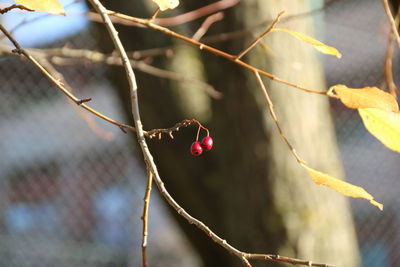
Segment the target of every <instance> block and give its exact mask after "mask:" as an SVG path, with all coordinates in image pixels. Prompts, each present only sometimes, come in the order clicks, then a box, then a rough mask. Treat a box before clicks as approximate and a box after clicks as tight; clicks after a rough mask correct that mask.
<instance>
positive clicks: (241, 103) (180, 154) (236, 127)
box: [107, 0, 359, 267]
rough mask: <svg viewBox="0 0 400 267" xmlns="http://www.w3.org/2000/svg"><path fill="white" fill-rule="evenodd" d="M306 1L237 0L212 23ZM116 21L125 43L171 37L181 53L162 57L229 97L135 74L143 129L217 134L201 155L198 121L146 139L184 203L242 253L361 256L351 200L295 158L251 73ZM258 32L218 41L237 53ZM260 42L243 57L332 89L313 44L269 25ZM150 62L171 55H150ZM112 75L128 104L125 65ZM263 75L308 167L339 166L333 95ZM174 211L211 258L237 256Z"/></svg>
mask: <svg viewBox="0 0 400 267" xmlns="http://www.w3.org/2000/svg"><path fill="white" fill-rule="evenodd" d="M149 2H150V1H149ZM207 2H211V1H190V3H189V1H182V6H183V7H182V9H183V8H187V9H192V8H195V7H200V6H202V5H205V4H206V3H207ZM310 3H311V0H308V1H307V0H302V1H300V0H281V1H272V0H268V1H267V0H246V1H241V3H240V4H239V5H238V6H236V7H235V8H233V9H231V10H227V11H226V17H225V19H224V20H223V21H222V22H220V23H218V25H214V26H213V29H212V30H213V31H218V32H225V31H230V30H235V29H241V28H243V27H250V26H251V25H256V24H258V23H259V22H261V21H265V20H269V19H273V18H274V17H275V16H276V15H277V13H278V12H280V11H282V10H286V15H290V14H296V13H301V12H305V11H308V10H310V9H311V8H312V7H311V4H310ZM107 6H108V8H110V9H114V10H117V11H122V12H124V13H129V14H132V15H135V16H147V17H148V16H150V15H151V12H152V11H148V12H147V13H146V14H144V13H140V11H143V10H146V9H145V6H144V4H143V3H142V2H141V1H126V0H123V1H122V0H121V1H115V0H114V1H109V2H108V4H107ZM139 6H140V7H139ZM314 8H315V7H314ZM181 11H182V10H181ZM198 23H200V22H198ZM195 24H196V23H195ZM314 25H315V22H314V18H313V17H305V18H304V17H303V18H301V19H296V20H292V21H290V22H287V23H281V24H280V27H285V28H290V29H293V30H297V31H300V32H303V33H306V34H309V35H311V36H313V35H315V31H314ZM197 26H199V24H197ZM119 30H120V35H121V37H122V39H123V41H124V42H125V44H126V48H127V49H128V50H137V49H148V48H155V47H163V46H165V45H168V44H170V43H169V42H173V45H174V47H175V48H174V53H175V54H174V57H173V58H172V59H171V60H169V61H168V63H166V66H167V67H168V68H169V69H172V70H175V71H179V72H181V73H183V74H185V75H188V76H191V77H193V76H197V77H201V76H204V77H205V78H204V79H206V80H207V81H209V82H210V83H211V84H212V85H213V86H215V88H216V89H217V90H219V91H221V92H223V94H224V98H223V99H221V100H213V99H210V97H209V96H208V95H207V94H206V93H205V91H204V90H202V88H200V87H199V88H198V86H195V85H194V84H191V83H183V82H179V83H178V82H169V81H166V80H163V79H160V78H156V77H151V76H149V75H146V74H144V75H143V74H140V73H139V72H137V73H138V84H139V97H140V104H141V112H142V116H143V121H144V125H145V128H146V129H151V128H160V127H169V126H171V125H173V124H174V123H176V122H177V121H180V120H182V119H185V118H192V117H194V118H199V119H201V120H202V122H204V123H205V125H206V126H207V127H209V129H210V131H211V135H212V137H213V138H214V141H215V148H214V149H213V150H212V151H211V152H207V153H205V154H204V155H202V156H201V157H196V158H195V157H193V156H191V155H190V153H189V147H190V144H191V142H193V140H194V139H195V135H196V130H197V129H196V128H195V127H189V128H187V129H186V128H185V129H182V130H181V131H180V132H179V133H176V134H175V139H174V140H172V141H171V140H169V138H168V137H164V139H163V140H161V141H158V140H151V141H149V143H150V149H151V151H152V152H153V154H154V158H155V161H156V164H157V165H158V167H159V169H160V173H161V175H162V177H163V179H164V180H165V184H166V187H167V189H168V190H169V191H170V192H171V194H172V195H173V196H174V197H175V198H176V200H177V201H178V202H179V203H180V204H181V205H182V206H183V207H184V208H185V209H186V210H187V211H188V212H189V213H191V214H192V215H193V216H195V217H197V218H199V219H200V220H202V221H203V222H204V223H206V224H207V225H208V226H210V227H211V229H213V230H215V231H216V233H218V234H219V235H221V236H222V237H223V238H225V239H226V240H227V241H228V242H230V243H231V244H232V245H234V246H236V247H237V248H238V249H240V250H243V251H248V252H256V253H279V254H281V255H285V256H291V257H299V258H303V259H307V260H312V261H319V262H324V263H330V264H335V265H336V266H341V267H354V266H358V265H359V256H358V249H357V242H356V239H355V233H354V226H353V222H352V218H351V213H350V210H349V205H348V202H347V200H346V199H344V198H343V197H342V196H339V195H338V194H336V193H334V192H331V191H330V190H329V189H326V188H322V187H318V186H316V185H314V184H313V183H312V182H311V181H310V179H309V177H308V175H307V173H306V172H305V171H304V170H303V168H301V167H300V166H299V165H298V164H297V163H296V161H295V159H294V158H293V156H292V155H291V153H290V151H289V149H288V148H287V146H286V145H285V143H284V142H283V141H282V139H281V137H280V136H279V134H278V132H277V130H276V127H275V125H274V124H273V122H272V121H271V119H270V116H269V112H268V109H267V105H266V103H265V101H264V99H263V97H262V95H261V93H260V91H259V88H258V85H257V83H256V80H255V77H254V75H253V74H252V73H251V72H249V71H247V70H243V69H241V68H239V67H238V66H236V65H234V64H232V63H230V62H227V61H226V60H224V59H222V58H219V57H215V56H214V55H210V54H208V53H206V52H202V51H199V50H198V49H197V48H193V47H190V46H188V45H186V44H183V43H182V42H178V41H176V40H170V38H168V37H165V36H161V34H159V33H155V32H151V31H150V30H146V29H136V28H124V27H121V28H120V29H119ZM175 30H178V31H179V32H181V33H184V34H186V35H191V34H193V32H194V31H195V30H196V28H195V26H194V27H193V28H190V27H189V26H180V27H178V28H175ZM262 30H263V29H259V30H257V31H255V33H257V34H258V33H260V32H261V31H262ZM252 38H253V37H251V36H248V38H247V37H246V38H241V39H239V40H233V41H227V42H224V43H223V44H219V45H218V47H219V48H221V49H223V50H225V51H227V52H229V53H233V54H234V53H238V52H239V51H240V50H241V49H243V47H245V45H246V44H248V43H249V42H251V40H252ZM265 43H266V44H267V49H266V50H265V49H264V50H263V49H261V46H258V47H256V48H255V49H253V50H252V51H251V52H250V53H249V54H248V56H246V57H245V58H244V60H245V61H248V62H250V63H251V64H253V65H255V66H258V67H260V68H262V69H265V70H267V71H270V72H271V73H274V74H276V75H277V76H279V77H281V78H284V79H287V80H289V81H291V82H294V83H298V84H301V85H303V86H305V87H308V88H313V89H317V90H325V89H326V86H325V84H324V78H323V73H322V67H321V64H320V62H319V60H318V57H317V55H316V52H315V51H314V50H313V49H312V48H311V47H310V46H308V45H305V44H303V43H301V42H300V41H298V40H297V39H294V38H293V37H291V36H287V34H285V33H279V32H273V33H270V34H269V35H268V36H267V37H266V38H265ZM153 64H155V65H159V66H163V64H164V63H163V62H162V61H161V60H156V59H155V60H154V62H153ZM164 67H165V66H164ZM114 80H115V81H116V82H117V83H118V87H119V88H121V90H122V91H121V98H122V101H123V103H124V104H125V105H129V100H128V99H129V97H128V96H127V91H128V90H127V85H126V82H125V74H124V73H123V72H122V71H118V72H115V74H114ZM266 85H267V89H268V91H269V92H270V94H271V97H272V100H273V102H274V105H275V109H276V112H277V115H278V118H279V121H280V123H281V124H282V127H283V129H284V131H285V132H286V133H287V135H288V137H289V140H290V141H291V142H292V143H293V145H294V146H295V147H296V149H297V150H298V152H299V153H300V155H302V157H303V158H304V159H305V160H306V161H307V162H309V164H310V166H311V167H314V168H316V169H318V170H320V171H324V172H327V173H329V174H332V175H334V176H336V177H340V176H342V171H341V167H340V163H339V160H338V157H337V147H336V141H335V136H334V129H333V125H332V121H331V117H330V113H329V103H328V99H327V98H325V97H323V96H318V95H312V94H307V93H304V92H301V91H299V90H297V89H294V88H290V87H288V86H283V85H281V84H278V83H276V82H271V81H268V80H266ZM173 214H174V215H176V214H175V213H173ZM176 218H177V221H178V223H179V224H180V225H181V226H182V229H183V230H184V231H185V232H186V233H187V236H188V238H189V239H190V240H191V241H192V243H193V245H194V246H195V248H196V249H197V251H198V253H199V254H200V255H201V258H202V259H203V262H204V266H239V265H240V264H241V263H240V261H239V260H238V259H236V258H234V257H233V256H231V255H229V254H228V253H227V252H226V251H224V250H223V249H222V248H221V247H219V246H218V245H216V244H214V243H213V242H212V241H211V240H210V239H209V238H207V237H206V236H205V235H204V234H203V233H202V232H201V231H199V230H197V229H195V228H194V226H192V225H189V224H188V223H187V222H186V221H184V220H183V219H182V218H180V217H178V216H177V215H176ZM258 264H260V266H278V264H277V263H265V262H263V263H258ZM258 264H255V265H256V266H258Z"/></svg>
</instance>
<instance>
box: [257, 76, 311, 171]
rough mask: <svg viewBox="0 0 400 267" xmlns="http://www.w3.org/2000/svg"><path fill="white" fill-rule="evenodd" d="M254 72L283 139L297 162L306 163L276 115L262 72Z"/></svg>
mask: <svg viewBox="0 0 400 267" xmlns="http://www.w3.org/2000/svg"><path fill="white" fill-rule="evenodd" d="M254 74H255V75H256V78H257V82H258V85H259V86H260V89H261V91H262V93H263V95H264V98H265V101H266V102H267V104H268V109H269V113H270V114H271V117H272V120H273V121H274V123H275V125H276V127H277V128H278V131H279V135H280V136H281V137H282V138H283V140H284V141H285V143H286V145H287V146H288V147H289V149H290V151H291V152H292V154H293V156H294V157H295V158H296V160H297V162H298V163H300V164H302V163H305V161H304V160H302V159H301V158H300V156H299V155H298V154H297V151H296V149H295V148H294V147H293V145H292V144H291V143H290V142H289V139H288V138H287V137H286V135H285V134H284V132H283V130H282V127H281V125H280V124H279V121H278V118H277V117H276V114H275V111H274V104H273V103H272V101H271V98H270V97H269V94H268V92H267V89H266V88H265V85H264V82H263V80H262V79H261V76H260V74H259V73H258V72H257V71H255V72H254Z"/></svg>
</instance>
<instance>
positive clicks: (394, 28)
mask: <svg viewBox="0 0 400 267" xmlns="http://www.w3.org/2000/svg"><path fill="white" fill-rule="evenodd" d="M382 2H383V7H384V8H385V12H386V15H387V17H388V19H389V22H390V26H391V27H392V32H393V33H394V35H395V37H396V41H397V46H398V47H399V48H400V35H399V31H398V29H397V26H396V22H395V21H394V18H393V14H392V11H391V10H390V6H389V3H388V0H382Z"/></svg>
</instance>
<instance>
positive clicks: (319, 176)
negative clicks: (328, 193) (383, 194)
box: [301, 164, 383, 210]
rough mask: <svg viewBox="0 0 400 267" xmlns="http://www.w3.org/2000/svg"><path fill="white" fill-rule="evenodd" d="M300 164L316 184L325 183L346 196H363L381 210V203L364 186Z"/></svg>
mask: <svg viewBox="0 0 400 267" xmlns="http://www.w3.org/2000/svg"><path fill="white" fill-rule="evenodd" d="M301 165H302V166H303V167H304V168H305V169H306V170H307V172H308V173H309V174H310V176H311V179H312V180H313V181H314V183H316V184H317V185H325V186H327V187H330V188H331V189H333V190H335V191H336V192H338V193H340V194H342V195H345V196H348V197H354V198H364V199H366V200H369V202H370V203H371V204H372V205H374V206H376V207H378V208H379V209H380V210H383V205H382V204H380V203H378V202H376V201H375V200H374V197H373V196H371V194H369V193H368V192H367V191H365V189H364V188H362V187H359V186H356V185H353V184H350V183H347V182H345V181H342V180H339V179H336V178H333V177H331V176H329V175H327V174H325V173H322V172H319V171H316V170H314V169H312V168H310V167H308V166H307V165H305V164H301Z"/></svg>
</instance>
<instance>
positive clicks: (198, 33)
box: [192, 12, 224, 41]
mask: <svg viewBox="0 0 400 267" xmlns="http://www.w3.org/2000/svg"><path fill="white" fill-rule="evenodd" d="M223 18H224V13H222V12H218V13H215V14H213V15H211V16H208V17H207V18H206V19H205V21H204V22H203V23H202V24H201V26H200V28H199V29H198V30H197V31H196V32H195V33H194V34H193V36H192V39H193V40H196V41H198V40H200V39H201V37H203V36H204V34H206V32H207V31H208V29H209V28H210V27H211V25H212V24H214V23H215V22H218V21H220V20H222V19H223Z"/></svg>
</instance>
